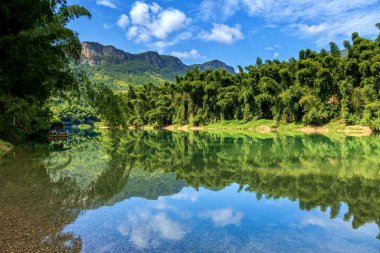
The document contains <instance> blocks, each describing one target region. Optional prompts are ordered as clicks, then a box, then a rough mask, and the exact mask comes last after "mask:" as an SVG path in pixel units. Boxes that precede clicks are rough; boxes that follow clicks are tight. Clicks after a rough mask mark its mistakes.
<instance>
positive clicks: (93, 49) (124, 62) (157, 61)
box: [76, 42, 235, 91]
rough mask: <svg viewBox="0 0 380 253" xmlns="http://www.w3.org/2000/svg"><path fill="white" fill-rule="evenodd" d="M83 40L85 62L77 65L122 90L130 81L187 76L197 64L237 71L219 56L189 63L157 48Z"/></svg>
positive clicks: (231, 71) (91, 76)
mask: <svg viewBox="0 0 380 253" xmlns="http://www.w3.org/2000/svg"><path fill="white" fill-rule="evenodd" d="M81 44H82V57H81V64H80V65H77V66H76V68H77V69H79V70H81V71H84V72H85V73H86V74H87V76H88V77H89V78H91V80H93V81H99V82H103V83H105V84H107V85H109V86H110V87H112V89H114V90H119V91H122V90H124V89H125V88H126V86H127V85H131V86H135V85H142V84H147V83H153V84H160V83H163V82H165V81H175V78H176V76H183V75H185V73H186V71H187V70H190V69H193V68H194V67H199V69H200V70H201V71H203V70H208V69H211V70H214V69H218V68H220V69H225V70H227V71H229V72H230V73H231V74H235V70H234V68H233V67H231V66H228V65H226V64H225V63H224V62H221V61H218V60H213V61H209V62H205V63H202V64H195V65H189V66H188V65H186V64H184V63H183V62H182V61H181V60H180V59H178V58H177V57H174V56H170V55H160V54H158V53H157V52H152V51H149V52H143V53H140V54H131V53H128V52H124V51H122V50H120V49H116V48H115V47H113V46H104V45H101V44H99V43H95V42H82V43H81Z"/></svg>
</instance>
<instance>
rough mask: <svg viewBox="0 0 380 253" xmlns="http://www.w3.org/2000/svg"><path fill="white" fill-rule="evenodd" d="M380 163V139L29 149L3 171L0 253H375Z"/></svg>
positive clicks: (140, 137) (204, 137)
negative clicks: (285, 252)
mask: <svg viewBox="0 0 380 253" xmlns="http://www.w3.org/2000/svg"><path fill="white" fill-rule="evenodd" d="M379 157H380V138H379V136H371V137H363V138H350V137H339V138H338V137H337V138H336V139H334V138H328V137H325V136H319V135H309V136H304V135H296V136H288V137H286V136H282V135H279V134H267V135H258V134H254V133H234V134H228V133H203V132H202V133H201V132H190V133H184V132H178V133H177V132H166V131H149V132H146V131H104V132H101V133H91V134H84V133H77V134H74V135H73V136H72V140H71V141H70V142H68V143H64V147H62V146H59V148H57V146H55V147H53V146H50V147H49V146H47V145H41V144H40V145H37V144H35V145H27V146H21V147H18V148H16V150H15V152H14V153H10V154H7V156H5V157H4V158H2V160H0V224H1V226H0V245H1V248H2V252H37V251H44V252H60V251H66V252H80V251H83V252H94V251H99V252H101V251H105V252H110V251H112V252H113V251H116V252H118V251H120V252H124V251H151V252H154V251H175V252H178V251H182V252H183V251H185V252H186V251H198V252H199V251H208V252H210V251H214V252H217V251H226V250H227V249H229V250H230V251H239V252H242V251H243V252H245V251H247V252H248V251H257V252H276V251H289V252H292V251H312V252H313V251H315V252H317V251H320V250H327V251H330V252H340V251H342V250H345V252H350V251H352V252H360V251H362V252H376V251H378V250H379V249H380V243H379V242H380V240H377V239H376V237H377V238H378V239H379V228H380V184H379V183H380V159H379ZM254 211H256V212H254ZM305 211H308V212H305ZM326 215H327V217H328V218H326ZM336 232H340V233H341V236H338V235H337V234H336ZM330 234H332V235H333V234H334V236H331V237H328V235H330ZM321 240H323V241H324V242H325V243H324V244H321V243H320V241H321ZM318 241H319V242H318Z"/></svg>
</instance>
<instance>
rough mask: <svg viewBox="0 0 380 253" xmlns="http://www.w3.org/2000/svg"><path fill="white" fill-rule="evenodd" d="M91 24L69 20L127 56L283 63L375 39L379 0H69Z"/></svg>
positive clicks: (84, 35) (85, 37) (85, 36)
mask: <svg viewBox="0 0 380 253" xmlns="http://www.w3.org/2000/svg"><path fill="white" fill-rule="evenodd" d="M68 2H69V3H70V4H79V5H82V6H84V7H86V8H87V9H88V10H89V11H90V12H91V14H92V18H91V19H90V20H89V19H87V18H80V19H77V20H75V21H72V22H71V23H70V24H69V25H68V26H69V28H71V29H73V30H75V31H76V32H78V35H79V38H80V40H81V41H94V42H99V43H101V44H104V45H113V46H115V47H116V48H119V49H122V50H124V51H126V52H130V53H141V52H144V51H157V52H159V53H160V54H166V55H173V56H176V57H178V58H180V59H181V60H182V61H183V62H184V63H186V64H194V63H201V62H205V61H209V60H213V59H218V60H221V61H224V62H226V63H227V64H228V65H232V66H234V67H236V66H237V65H240V66H243V67H244V66H248V65H252V64H255V61H256V58H257V57H261V58H262V59H264V60H266V59H270V60H273V59H279V60H287V59H289V58H290V57H298V52H299V51H300V50H301V49H307V48H310V49H312V50H317V51H319V50H320V49H322V48H328V44H329V42H330V41H335V42H336V43H338V45H339V46H340V47H341V48H343V46H342V42H343V40H349V39H350V38H351V34H352V33H353V32H359V34H360V35H361V36H364V37H367V38H375V37H376V36H377V35H378V34H379V30H378V29H377V28H376V27H375V24H376V23H378V22H380V0H319V1H315V0H288V1H283V0H191V1H188V0H156V1H147V0H145V1H143V0H141V1H135V0H69V1H68Z"/></svg>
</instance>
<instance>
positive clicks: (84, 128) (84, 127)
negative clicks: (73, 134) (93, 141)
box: [78, 124, 92, 130]
mask: <svg viewBox="0 0 380 253" xmlns="http://www.w3.org/2000/svg"><path fill="white" fill-rule="evenodd" d="M90 128H92V126H91V125H87V124H80V125H78V129H80V130H86V129H90Z"/></svg>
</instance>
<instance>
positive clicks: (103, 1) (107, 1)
mask: <svg viewBox="0 0 380 253" xmlns="http://www.w3.org/2000/svg"><path fill="white" fill-rule="evenodd" d="M96 4H98V5H103V6H106V7H109V8H112V9H116V8H117V6H116V4H115V1H114V0H96Z"/></svg>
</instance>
